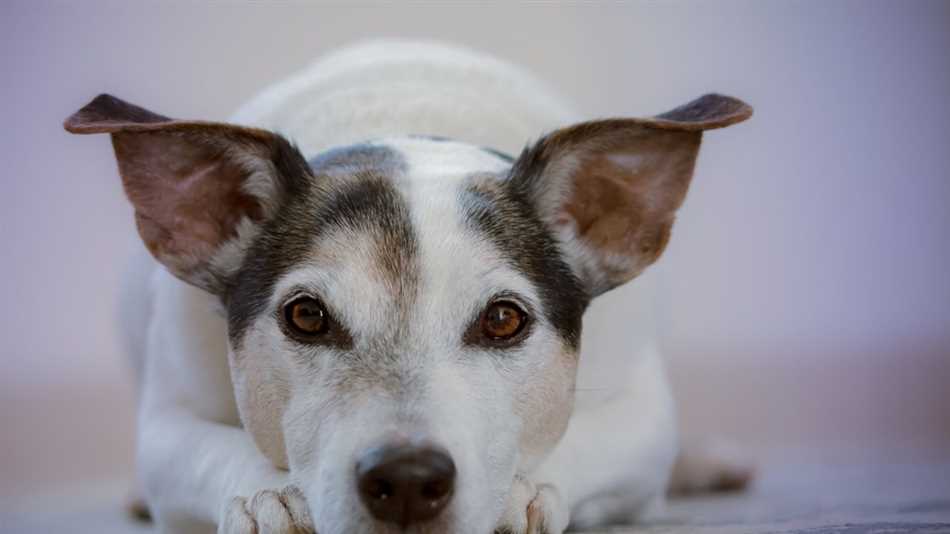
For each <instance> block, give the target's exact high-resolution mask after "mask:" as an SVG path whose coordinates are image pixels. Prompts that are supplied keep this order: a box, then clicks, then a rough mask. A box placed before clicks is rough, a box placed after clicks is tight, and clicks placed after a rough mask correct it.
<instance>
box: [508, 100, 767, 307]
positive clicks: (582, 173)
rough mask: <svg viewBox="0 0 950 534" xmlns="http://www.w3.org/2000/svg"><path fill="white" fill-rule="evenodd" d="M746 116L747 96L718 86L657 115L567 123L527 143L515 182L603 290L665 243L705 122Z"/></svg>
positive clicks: (595, 289)
mask: <svg viewBox="0 0 950 534" xmlns="http://www.w3.org/2000/svg"><path fill="white" fill-rule="evenodd" d="M750 115H752V108H750V107H749V106H748V105H746V104H745V103H743V102H741V101H739V100H737V99H735V98H731V97H727V96H721V95H714V94H713V95H706V96H703V97H701V98H699V99H697V100H694V101H693V102H690V103H688V104H686V105H684V106H681V107H679V108H676V109H674V110H672V111H669V112H667V113H664V114H662V115H658V116H656V117H651V118H646V119H609V120H601V121H594V122H587V123H582V124H578V125H574V126H570V127H568V128H564V129H561V130H557V131H555V132H553V133H551V134H549V135H547V136H545V137H544V138H542V139H541V140H540V141H538V142H537V143H536V144H535V145H533V146H531V147H529V148H527V149H525V151H524V152H523V153H522V154H521V156H520V157H519V158H518V160H517V161H516V162H515V164H514V165H513V167H512V170H511V176H510V180H509V184H510V186H511V187H513V188H514V190H515V191H516V192H517V193H518V194H520V195H523V196H524V197H527V198H528V199H529V201H530V202H532V203H533V204H534V205H535V207H536V209H537V210H538V213H539V215H540V216H541V218H542V220H543V221H544V222H545V223H547V224H548V225H549V226H550V227H551V228H552V229H553V230H554V231H555V233H556V235H557V236H558V238H559V239H560V241H561V244H562V247H563V249H564V251H565V253H566V254H567V255H568V259H569V261H571V263H572V266H573V267H574V270H575V272H576V273H577V274H578V275H579V276H580V277H581V278H582V281H583V282H584V283H585V285H586V286H587V290H588V291H589V293H590V294H591V296H595V295H599V294H601V293H603V292H604V291H607V290H608V289H611V288H613V287H616V286H618V285H620V284H622V283H624V282H626V281H628V280H630V279H631V278H633V277H635V276H636V275H638V274H639V273H640V272H641V271H643V269H644V268H646V267H647V266H649V265H650V264H651V263H653V262H654V261H656V259H657V258H658V257H659V256H660V253H661V252H663V249H664V247H665V246H666V243H667V240H668V239H669V236H670V229H671V228H672V226H673V219H674V217H675V212H676V209H677V208H679V206H680V204H682V202H683V199H684V198H685V196H686V190H687V188H688V187H689V182H690V178H691V177H692V174H693V165H694V163H695V161H696V155H697V153H698V151H699V144H700V139H701V137H702V132H703V130H709V129H712V128H722V127H724V126H729V125H730V124H735V123H737V122H741V121H743V120H745V119H747V118H748V117H749V116H750Z"/></svg>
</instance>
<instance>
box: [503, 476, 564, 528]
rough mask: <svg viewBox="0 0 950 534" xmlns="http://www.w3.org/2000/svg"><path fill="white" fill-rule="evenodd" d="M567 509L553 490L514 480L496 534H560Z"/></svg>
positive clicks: (519, 479)
mask: <svg viewBox="0 0 950 534" xmlns="http://www.w3.org/2000/svg"><path fill="white" fill-rule="evenodd" d="M569 518H570V513H569V510H568V509H567V506H566V505H565V504H564V502H563V499H561V494H560V493H559V492H558V491H557V488H555V487H554V486H552V485H551V484H537V485H535V484H533V483H532V482H531V481H529V480H526V479H524V478H522V477H515V481H514V484H513V485H512V487H511V496H510V497H509V498H508V508H507V509H506V510H505V513H504V514H503V515H502V516H501V520H499V522H498V526H497V527H495V533H496V534H561V533H562V532H564V529H566V528H567V523H568V520H569Z"/></svg>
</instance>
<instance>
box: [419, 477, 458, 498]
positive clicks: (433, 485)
mask: <svg viewBox="0 0 950 534" xmlns="http://www.w3.org/2000/svg"><path fill="white" fill-rule="evenodd" d="M450 491H452V482H451V481H450V480H448V479H440V480H434V481H432V482H429V483H427V484H425V485H424V486H422V492H421V494H422V496H423V497H424V498H426V499H430V500H436V499H441V498H442V497H445V496H446V495H448V494H449V492H450Z"/></svg>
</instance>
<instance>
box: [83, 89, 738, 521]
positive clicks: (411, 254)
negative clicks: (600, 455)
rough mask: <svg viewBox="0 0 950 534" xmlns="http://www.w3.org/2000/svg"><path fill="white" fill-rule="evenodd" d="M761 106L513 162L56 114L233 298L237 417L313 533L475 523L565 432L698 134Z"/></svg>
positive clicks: (599, 133)
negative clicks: (589, 355) (112, 156)
mask: <svg viewBox="0 0 950 534" xmlns="http://www.w3.org/2000/svg"><path fill="white" fill-rule="evenodd" d="M748 113H749V110H748V108H747V107H746V106H745V105H744V104H742V103H741V102H738V101H735V100H733V99H728V98H725V97H716V96H710V97H704V98H703V99H700V100H698V101H696V102H694V103H692V104H690V105H688V106H685V107H684V108H679V109H678V110H674V112H671V113H669V114H666V115H663V116H660V117H658V118H655V119H629V120H612V121H600V122H594V123H586V124H582V125H577V126H574V127H570V128H566V129H564V130H559V131H557V132H555V133H553V134H551V135H549V136H547V137H545V138H543V139H542V140H541V141H540V142H538V143H537V144H535V145H534V146H533V147H530V148H529V149H526V150H525V152H524V153H523V154H522V155H521V156H520V157H519V158H518V159H517V160H513V159H511V158H507V157H505V156H503V155H500V154H498V153H496V152H493V151H490V150H486V149H482V148H479V147H474V146H470V145H467V144H464V143H458V142H454V141H447V140H438V139H429V138H413V137H407V138H399V139H390V140H381V141H374V142H368V143H366V144H361V145H356V146H351V147H343V148H338V149H334V150H331V151H329V152H327V153H324V154H321V155H319V156H318V157H316V158H315V159H313V160H311V161H309V162H307V161H305V160H304V158H303V157H302V156H301V155H300V154H299V153H298V152H297V151H296V149H294V148H293V147H292V146H291V145H290V144H288V143H287V142H286V141H285V140H283V139H282V138H280V137H279V136H277V135H274V134H271V133H269V132H265V131H261V130H253V129H249V128H242V127H236V126H228V125H222V124H213V123H199V122H185V121H173V120H170V119H167V118H165V117H161V116H158V115H155V114H152V113H150V112H147V111H145V110H142V109H141V108H136V107H134V106H131V105H129V104H126V103H124V102H121V101H119V100H117V99H114V98H111V97H100V98H98V99H96V100H95V101H93V103H91V104H90V105H89V106H87V107H86V108H83V110H81V111H80V112H78V113H77V114H76V115H74V116H73V117H71V118H70V119H69V120H68V121H67V128H68V129H70V130H71V131H76V132H79V133H96V132H109V133H112V134H113V143H114V146H115V150H116V155H117V158H118V160H119V165H120V172H121V174H122V176H123V183H124V185H125V188H126V191H127V193H128V195H129V197H130V199H131V200H132V202H133V204H134V205H135V207H136V220H137V223H138V226H139V231H140V233H141V235H142V237H143V239H144V241H145V243H146V244H147V245H148V247H149V249H150V250H151V252H152V253H153V254H154V255H155V257H156V258H157V259H158V260H159V261H161V262H162V263H163V264H165V265H166V267H167V268H168V269H169V270H170V271H171V272H172V273H174V274H176V275H177V276H179V277H180V278H182V279H183V280H185V281H187V282H189V283H192V284H194V285H197V286H199V287H202V288H204V289H206V290H208V291H210V292H212V293H214V294H216V295H218V296H219V297H220V299H221V302H222V305H223V308H224V310H225V312H226V315H227V320H228V327H229V328H228V329H229V338H230V340H229V341H230V349H231V350H230V355H229V357H230V363H231V369H232V379H233V382H234V387H235V394H236V398H237V401H238V405H239V410H240V413H241V418H242V421H243V423H244V425H245V427H246V429H247V430H248V431H249V432H250V433H251V434H252V435H253V437H254V439H255V441H256V443H257V444H258V447H259V448H260V449H261V451H262V452H263V453H264V454H265V455H267V456H268V457H269V458H270V459H271V460H272V461H273V462H274V463H275V464H277V465H281V466H285V467H289V468H290V469H291V472H292V473H293V475H294V477H295V480H297V481H298V484H299V485H300V486H301V488H302V489H303V490H304V492H305V494H306V496H307V499H308V502H309V504H310V506H311V509H312V513H313V516H314V521H315V524H316V526H317V529H318V531H319V532H321V533H333V532H389V531H393V532H396V531H401V529H403V528H404V527H408V528H409V529H410V530H412V531H415V532H473V533H484V532H488V531H491V529H492V527H493V526H494V524H495V521H496V518H497V517H498V516H499V515H500V514H501V512H502V511H503V509H504V506H505V504H506V499H507V495H508V492H509V490H510V488H511V485H512V481H513V479H514V477H515V476H516V474H518V473H525V472H528V471H530V470H531V469H532V468H533V467H534V466H535V465H536V464H537V463H538V462H539V461H540V460H541V459H542V458H543V457H544V456H545V454H546V453H547V452H549V451H550V450H551V448H553V446H554V445H555V444H556V443H557V441H558V439H559V438H560V436H561V435H562V433H563V432H564V429H565V428H566V425H567V422H568V419H569V417H570V414H571V408H572V400H573V384H574V376H575V370H576V366H577V362H578V350H579V346H578V343H579V339H580V329H581V315H582V314H583V311H584V309H585V307H586V306H587V304H588V302H589V300H590V299H591V298H592V297H594V296H596V295H598V294H600V293H602V292H603V291H606V290H608V289H610V288H612V287H614V286H616V285H618V284H621V283H623V282H625V281H627V280H629V279H631V278H632V277H634V276H635V275H636V274H638V273H639V272H640V271H642V270H643V269H644V268H645V267H646V266H648V265H649V264H650V263H652V262H653V261H654V260H655V259H656V258H657V257H658V256H659V254H660V253H661V252H662V250H663V247H664V246H665V244H666V241H667V239H668V236H669V231H670V228H671V225H672V221H673V214H674V212H675V210H676V208H677V207H678V206H679V205H680V203H681V202H682V200H683V197H684V195H685V193H686V189H687V186H688V183H689V178H690V176H691V174H692V167H693V163H694V160H695V157H696V153H697V150H698V147H699V141H700V135H701V134H700V132H701V130H702V129H707V128H712V127H719V126H725V125H727V124H731V123H733V122H737V121H739V120H742V119H744V118H745V117H747V116H748ZM539 133H540V132H539Z"/></svg>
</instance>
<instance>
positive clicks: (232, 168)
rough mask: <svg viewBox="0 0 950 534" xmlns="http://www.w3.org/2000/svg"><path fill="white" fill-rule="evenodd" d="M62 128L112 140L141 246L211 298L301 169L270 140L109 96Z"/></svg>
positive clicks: (283, 146) (296, 157) (290, 152)
mask: <svg viewBox="0 0 950 534" xmlns="http://www.w3.org/2000/svg"><path fill="white" fill-rule="evenodd" d="M64 127H65V128H66V130H68V131H70V132H72V133H77V134H92V133H108V134H111V135H112V145H113V148H114V149H115V156H116V159H117V160H118V164H119V174H120V175H121V176H122V184H123V187H124V189H125V192H126V194H127V195H128V197H129V200H131V202H132V204H133V206H134V207H135V221H136V224H137V226H138V231H139V235H141V237H142V240H143V241H145V245H146V246H147V247H148V249H149V251H151V253H152V255H154V256H155V258H156V259H157V260H158V261H159V262H161V263H162V264H164V265H165V266H166V267H167V268H168V270H169V271H171V272H172V273H173V274H174V275H176V276H178V277H179V278H181V279H182V280H184V281H186V282H188V283H191V284H193V285H196V286H198V287H201V288H203V289H206V290H208V291H210V292H212V293H217V294H220V293H221V292H222V291H223V290H224V289H225V287H226V285H227V282H228V278H229V276H231V275H232V274H233V272H234V270H236V269H237V268H238V267H239V266H240V263H241V262H242V260H243V256H244V251H245V249H246V247H247V246H248V244H249V241H250V240H251V239H252V236H253V234H255V233H256V232H257V231H258V228H259V225H260V224H261V223H262V222H264V221H265V220H266V219H268V218H269V217H271V216H273V215H274V212H275V211H276V209H277V206H278V205H279V202H280V199H281V197H282V196H284V195H287V194H290V193H291V189H293V188H294V186H295V185H294V184H295V183H299V182H300V179H301V178H303V177H304V176H305V175H306V174H308V173H309V172H310V171H309V167H308V166H307V163H306V161H305V160H304V158H303V156H301V155H300V153H299V152H298V151H297V149H296V148H294V147H293V146H292V145H291V144H290V143H288V142H287V141H286V140H285V139H284V138H282V137H280V136H279V135H276V134H274V133H271V132H268V131H265V130H257V129H253V128H245V127H240V126H233V125H228V124H220V123H212V122H200V121H182V120H173V119H169V118H168V117H163V116H161V115H158V114H155V113H152V112H150V111H148V110H145V109H142V108H140V107H137V106H134V105H132V104H129V103H127V102H123V101H122V100H119V99H118V98H115V97H112V96H109V95H100V96H98V97H96V98H95V99H94V100H93V101H92V102H90V103H89V104H88V105H86V106H85V107H83V108H82V109H80V110H79V111H77V112H76V113H75V114H73V115H72V116H71V117H69V118H68V119H66V121H65V123H64Z"/></svg>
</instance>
